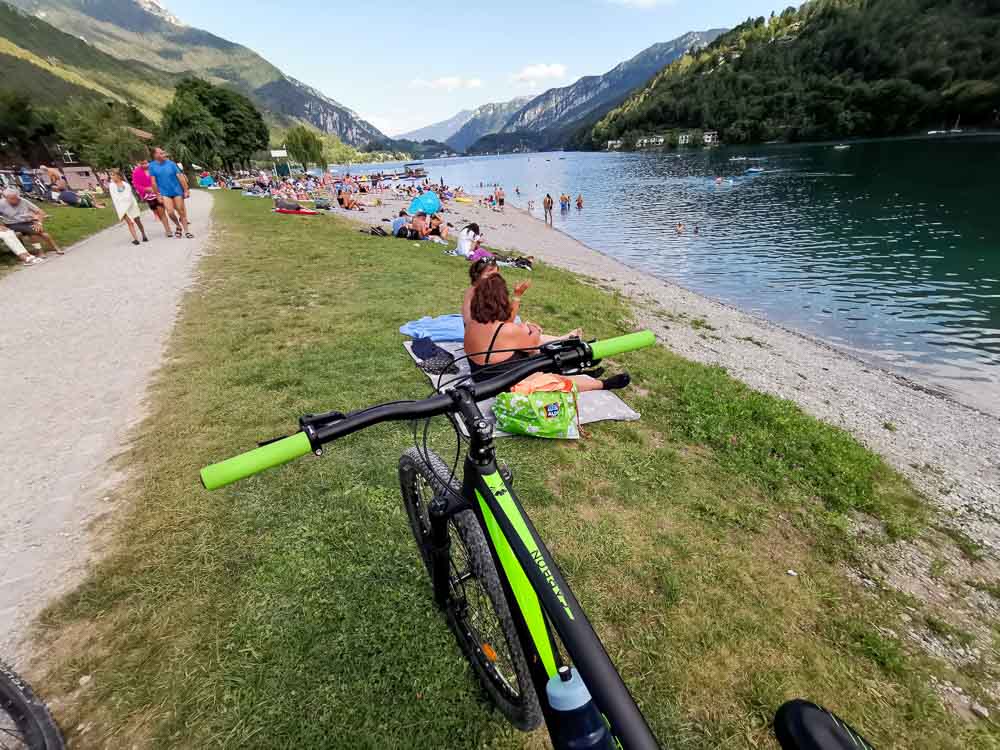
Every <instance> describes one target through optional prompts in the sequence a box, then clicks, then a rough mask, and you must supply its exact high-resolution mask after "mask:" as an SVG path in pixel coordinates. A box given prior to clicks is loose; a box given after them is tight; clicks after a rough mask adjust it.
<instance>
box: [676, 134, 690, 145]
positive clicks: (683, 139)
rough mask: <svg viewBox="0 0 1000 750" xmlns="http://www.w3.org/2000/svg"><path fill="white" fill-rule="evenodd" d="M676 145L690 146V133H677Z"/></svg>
mask: <svg viewBox="0 0 1000 750" xmlns="http://www.w3.org/2000/svg"><path fill="white" fill-rule="evenodd" d="M677 145H678V146H690V145H691V134H690V133H678V135H677Z"/></svg>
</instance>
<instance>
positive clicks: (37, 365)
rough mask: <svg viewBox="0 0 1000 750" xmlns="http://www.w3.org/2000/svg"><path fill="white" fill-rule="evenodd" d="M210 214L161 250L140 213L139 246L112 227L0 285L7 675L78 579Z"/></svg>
mask: <svg viewBox="0 0 1000 750" xmlns="http://www.w3.org/2000/svg"><path fill="white" fill-rule="evenodd" d="M210 211H211V196H210V194H208V193H205V192H204V191H195V192H194V193H193V195H192V199H191V201H190V203H189V213H190V216H191V218H192V232H193V233H194V235H195V239H193V240H188V239H183V240H176V239H171V240H167V239H166V238H165V237H164V236H163V228H162V226H161V225H159V224H158V223H157V224H156V225H155V226H152V227H151V226H150V225H151V224H152V217H151V216H150V215H149V214H148V213H147V214H144V215H143V216H144V219H146V221H145V223H146V225H147V230H150V242H149V243H148V244H143V245H141V246H139V247H133V246H132V245H131V237H130V236H129V234H128V231H127V230H126V229H125V228H124V227H120V226H116V227H112V228H110V229H108V230H105V231H104V232H101V233H99V234H97V235H94V236H93V237H91V238H89V239H87V240H84V241H83V242H81V243H79V244H77V245H76V246H74V247H73V248H72V249H71V250H69V251H67V253H66V255H65V256H62V257H53V259H52V260H50V261H49V262H47V263H45V264H44V265H41V266H38V267H36V268H27V269H21V270H18V271H17V272H15V273H11V274H9V275H7V276H6V277H4V278H3V279H0V413H2V414H3V420H2V422H0V466H2V467H3V474H2V476H0V657H2V658H5V659H11V658H13V659H14V660H15V661H18V654H17V648H18V646H19V644H20V641H21V639H22V638H23V636H24V635H25V633H26V630H27V627H28V625H29V624H30V622H31V620H32V619H33V618H34V617H35V616H36V615H37V614H38V612H39V611H40V610H41V609H42V608H43V607H44V606H45V605H46V604H47V603H48V602H49V601H50V600H51V599H52V597H54V596H56V595H58V594H60V593H62V592H64V591H66V590H68V589H69V588H70V587H72V586H73V585H74V584H76V583H77V582H78V581H79V579H80V576H81V575H82V571H83V570H84V567H85V564H86V563H87V561H88V559H89V557H90V549H89V544H90V540H89V535H88V529H89V527H90V524H91V523H92V522H93V521H94V520H96V519H98V518H100V517H101V516H102V515H104V514H106V513H108V512H109V510H110V504H109V503H108V502H107V501H108V499H109V497H108V496H109V493H110V491H111V490H112V489H113V488H114V487H115V485H116V483H117V482H118V481H119V479H120V476H119V475H118V473H117V472H116V471H115V470H114V469H113V468H110V466H109V461H110V460H111V459H112V458H113V457H114V456H116V455H117V454H119V453H120V452H121V451H122V450H123V449H124V447H125V445H126V441H127V439H128V433H129V430H130V428H131V427H133V426H134V425H135V424H136V423H137V422H138V420H139V419H141V418H142V416H143V399H144V395H145V390H146V385H147V383H148V382H149V379H150V376H151V375H152V374H153V372H154V371H155V370H156V369H157V367H158V366H159V363H160V359H161V356H162V352H163V348H164V344H165V343H166V339H167V336H168V334H169V333H170V330H171V328H172V327H173V322H174V318H175V315H176V313H177V308H178V303H179V302H180V299H181V294H182V292H183V290H184V289H185V287H186V286H187V285H188V284H189V283H190V281H191V280H192V278H193V272H194V268H195V261H196V259H197V257H198V255H199V254H200V252H201V250H202V248H203V247H204V244H205V239H206V237H207V236H208V233H209V227H210V219H209V214H210ZM146 217H149V218H146Z"/></svg>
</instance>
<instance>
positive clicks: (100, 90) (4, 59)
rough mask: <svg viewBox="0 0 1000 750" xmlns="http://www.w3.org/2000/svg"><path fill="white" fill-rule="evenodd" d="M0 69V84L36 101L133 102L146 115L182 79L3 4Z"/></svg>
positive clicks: (51, 103)
mask: <svg viewBox="0 0 1000 750" xmlns="http://www.w3.org/2000/svg"><path fill="white" fill-rule="evenodd" d="M54 51H57V53H58V54H54ZM0 70H3V76H2V77H0V88H9V89H13V90H15V91H22V92H26V93H29V94H30V95H31V99H32V101H33V102H34V103H35V104H40V105H48V106H57V105H60V104H64V103H65V102H66V100H67V99H69V98H71V97H78V98H84V99H88V98H89V99H93V98H102V99H114V100H118V101H122V102H134V103H135V104H136V105H137V106H138V107H139V108H140V109H141V110H142V111H143V112H144V113H145V114H146V115H147V116H153V115H156V114H158V112H159V111H160V110H161V109H162V108H163V107H164V106H166V104H167V103H168V102H169V101H170V99H171V98H172V97H173V89H174V86H175V85H176V84H177V81H178V80H180V78H181V76H179V75H175V74H171V73H166V72H163V71H161V70H157V69H156V68H153V67H151V66H149V65H145V64H144V63H140V62H133V61H131V60H125V61H122V60H119V59H117V58H115V57H112V56H111V55H108V54H105V53H104V52H101V51H100V50H98V49H95V48H94V47H92V46H90V45H89V44H87V43H86V42H84V41H82V40H80V39H78V38H76V37H75V36H71V35H70V34H66V33H64V32H62V31H59V29H57V28H55V27H54V26H51V25H49V24H47V23H45V22H44V21H42V20H40V19H38V18H35V17H34V16H29V15H27V14H25V13H22V12H21V11H19V10H17V9H16V8H13V7H11V6H10V5H7V4H5V3H3V2H0Z"/></svg>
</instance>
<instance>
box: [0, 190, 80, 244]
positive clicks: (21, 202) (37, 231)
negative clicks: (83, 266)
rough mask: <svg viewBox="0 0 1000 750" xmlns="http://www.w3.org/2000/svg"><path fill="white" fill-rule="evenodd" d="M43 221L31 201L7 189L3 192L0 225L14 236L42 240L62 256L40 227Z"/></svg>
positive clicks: (43, 213) (41, 213) (0, 205)
mask: <svg viewBox="0 0 1000 750" xmlns="http://www.w3.org/2000/svg"><path fill="white" fill-rule="evenodd" d="M44 219H45V212H44V211H42V209H40V208H39V207H38V206H36V205H35V204H34V203H32V202H31V201H29V200H26V199H25V198H22V197H21V195H20V193H18V192H17V190H15V189H14V188H7V189H6V190H4V191H3V200H0V223H3V224H6V225H7V228H8V229H9V230H11V231H12V232H14V233H15V234H21V235H24V236H25V237H28V238H29V239H31V238H35V237H37V238H39V239H41V240H44V241H45V243H46V244H47V245H48V246H49V249H50V250H52V251H53V252H55V253H56V255H63V254H64V253H63V251H62V249H61V248H60V247H59V246H58V245H56V243H55V240H53V239H52V237H51V236H50V235H49V233H48V232H46V231H45V227H44V226H43V225H42V221H44ZM43 257H44V253H43Z"/></svg>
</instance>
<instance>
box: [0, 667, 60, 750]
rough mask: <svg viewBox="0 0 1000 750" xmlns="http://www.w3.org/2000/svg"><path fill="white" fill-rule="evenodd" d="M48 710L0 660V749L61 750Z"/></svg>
mask: <svg viewBox="0 0 1000 750" xmlns="http://www.w3.org/2000/svg"><path fill="white" fill-rule="evenodd" d="M63 747H64V745H63V738H62V733H61V732H60V731H59V727H58V725H57V724H56V723H55V721H54V720H53V719H52V715H51V714H50V713H49V710H48V708H46V706H45V704H44V703H42V701H40V700H39V699H38V698H37V697H36V696H35V693H34V692H33V691H32V689H31V687H30V686H29V685H28V683H26V682H25V681H24V680H23V679H21V677H20V676H18V674H17V673H16V672H15V671H14V670H13V669H11V668H10V667H8V666H7V665H6V664H4V663H3V662H2V661H0V749H2V750H62V748H63Z"/></svg>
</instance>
